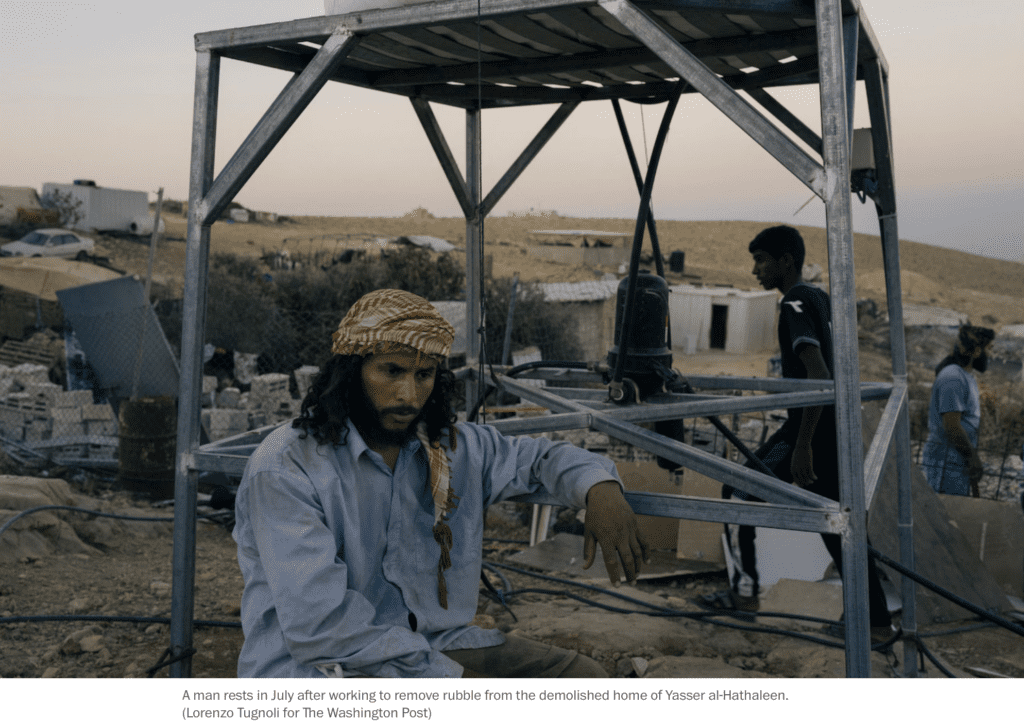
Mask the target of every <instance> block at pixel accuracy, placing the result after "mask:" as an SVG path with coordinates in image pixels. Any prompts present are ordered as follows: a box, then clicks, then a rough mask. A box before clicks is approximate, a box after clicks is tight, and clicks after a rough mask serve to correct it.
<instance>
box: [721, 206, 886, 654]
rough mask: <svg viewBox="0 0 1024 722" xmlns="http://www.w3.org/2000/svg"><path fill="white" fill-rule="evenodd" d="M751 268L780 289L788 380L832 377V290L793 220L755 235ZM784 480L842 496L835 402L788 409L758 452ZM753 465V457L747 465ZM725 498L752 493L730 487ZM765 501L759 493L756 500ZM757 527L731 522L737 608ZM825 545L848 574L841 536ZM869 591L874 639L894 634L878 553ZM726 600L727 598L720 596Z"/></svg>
mask: <svg viewBox="0 0 1024 722" xmlns="http://www.w3.org/2000/svg"><path fill="white" fill-rule="evenodd" d="M749 250H750V253H751V255H752V256H753V258H754V269H753V273H754V275H755V276H757V280H758V281H759V282H760V283H761V285H762V286H764V287H765V288H766V289H778V290H779V291H781V292H782V303H781V305H780V311H779V349H780V351H781V353H782V375H783V377H785V378H790V379H822V380H827V379H831V378H832V373H833V366H832V329H831V319H832V308H831V304H830V300H829V297H828V294H827V293H825V292H824V291H823V290H821V289H819V288H817V287H816V286H811V285H809V284H807V283H804V281H803V279H802V276H801V269H802V268H803V264H804V255H805V251H804V240H803V237H802V236H801V235H800V232H799V231H797V230H796V229H795V228H791V227H789V226H774V227H771V228H766V229H765V230H763V231H761V232H760V233H758V234H757V236H756V237H755V238H754V240H752V241H751V242H750V246H749ZM755 453H756V455H757V457H758V458H759V459H761V461H763V462H764V463H765V465H766V466H768V468H770V469H771V470H772V472H773V473H774V474H775V475H776V476H777V477H779V478H780V479H782V480H783V481H788V482H791V483H794V484H796V485H797V486H800V487H803V488H805V489H807V490H808V491H812V492H814V493H815V494H819V495H821V496H824V497H827V498H829V499H834V500H836V501H838V500H839V456H838V451H837V445H836V423H835V408H834V407H833V406H812V407H806V408H795V409H789V410H788V413H787V419H786V421H785V423H784V424H783V425H782V427H781V428H780V429H779V430H778V431H776V432H775V433H774V434H772V435H771V436H770V437H769V438H768V439H767V441H765V443H764V444H763V445H762V446H761V447H760V448H759V449H757V451H756V452H755ZM747 465H748V466H751V464H749V463H748V464H747ZM722 494H723V496H724V497H725V498H729V497H730V496H732V495H735V496H736V497H737V498H744V499H747V498H750V497H749V496H748V495H747V494H744V493H741V492H734V491H733V489H731V488H730V487H724V488H723V490H722ZM752 500H753V501H760V500H759V499H752ZM755 536H756V528H755V527H752V526H743V525H726V537H727V539H728V542H729V544H728V546H729V551H730V555H731V557H732V561H733V569H734V573H733V575H732V579H731V580H730V582H731V587H730V591H729V599H728V600H727V601H728V602H731V605H727V606H732V607H733V608H735V609H739V610H745V611H756V610H757V609H758V606H759V604H758V592H759V586H758V573H757V557H756V554H755V548H754V540H755ZM821 538H822V540H823V541H824V542H825V548H826V549H827V550H828V552H829V554H830V555H831V556H832V559H833V561H834V562H835V565H836V569H837V570H838V571H839V573H840V575H841V574H842V569H843V559H842V543H841V541H840V538H839V536H838V535H835V534H822V535H821ZM868 594H869V600H870V613H871V630H872V641H873V642H876V643H877V642H885V641H889V640H890V639H892V638H893V637H894V636H895V634H896V630H895V628H894V627H893V626H892V619H891V618H890V615H889V609H888V606H887V604H886V601H885V592H884V591H883V590H882V585H881V583H880V582H879V579H878V572H877V570H876V568H875V565H874V560H872V559H871V558H870V557H869V558H868ZM720 604H721V603H720Z"/></svg>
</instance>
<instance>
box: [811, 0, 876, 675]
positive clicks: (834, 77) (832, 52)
mask: <svg viewBox="0 0 1024 722" xmlns="http://www.w3.org/2000/svg"><path fill="white" fill-rule="evenodd" d="M815 12H816V19H817V25H816V27H817V33H818V67H819V68H820V71H819V77H820V80H819V82H820V88H821V90H820V96H821V128H822V159H823V161H824V165H825V178H826V182H825V189H824V194H823V196H822V198H823V200H824V201H825V223H826V230H827V236H828V249H829V257H828V265H829V284H830V292H831V297H832V333H833V340H834V343H833V345H834V349H835V352H834V353H833V358H834V361H833V364H834V372H833V376H834V377H835V382H836V403H835V413H836V428H837V431H838V434H837V437H838V438H837V440H836V441H837V445H838V452H839V499H840V503H841V505H842V508H843V509H844V510H847V511H848V512H849V519H850V526H849V531H848V533H846V534H843V535H842V550H843V605H844V608H845V613H846V617H845V620H846V676H847V677H870V676H871V660H870V658H869V656H870V649H871V647H870V631H871V630H870V626H869V620H868V556H867V541H866V540H867V513H866V510H865V506H864V490H863V470H862V464H861V454H862V450H863V440H862V438H861V411H860V401H859V399H858V394H857V393H856V385H857V380H858V378H859V369H858V353H857V344H858V341H857V318H856V315H855V314H856V304H855V303H854V301H855V298H856V296H855V289H854V279H853V229H852V222H851V208H850V153H849V150H850V142H849V131H848V128H847V108H848V101H847V97H846V72H845V57H846V55H845V52H844V48H843V34H842V22H843V19H842V10H841V8H840V1H839V0H815Z"/></svg>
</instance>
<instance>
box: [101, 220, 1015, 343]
mask: <svg viewBox="0 0 1024 722" xmlns="http://www.w3.org/2000/svg"><path fill="white" fill-rule="evenodd" d="M165 220H166V222H167V233H166V236H167V240H166V241H164V242H162V243H161V245H160V248H159V251H158V260H157V266H156V270H155V273H156V280H157V281H158V282H161V283H163V284H164V285H166V286H168V287H169V288H170V289H171V292H172V293H173V292H175V291H176V292H179V293H180V289H181V284H182V274H183V269H184V247H185V244H184V243H183V242H182V241H183V240H184V238H185V235H186V222H185V217H184V216H182V215H177V214H168V215H165ZM634 224H635V221H634V220H632V219H610V218H599V219H594V218H591V219H587V218H567V217H562V216H558V215H556V214H554V213H540V214H537V215H529V216H525V217H523V216H505V217H495V218H490V219H488V220H487V224H486V227H485V238H484V241H485V254H486V255H490V256H492V257H493V273H494V275H495V276H511V275H514V274H516V273H518V274H519V275H520V278H521V279H523V280H538V281H586V280H594V279H595V278H597V277H600V276H601V275H603V274H604V273H606V272H609V271H610V272H615V271H616V270H617V269H616V268H610V267H609V268H594V267H590V266H582V265H580V266H572V265H567V264H562V263H554V262H550V261H545V260H543V259H539V258H537V257H535V256H532V255H530V254H529V251H528V247H529V245H530V242H529V240H528V235H529V232H530V231H534V230H547V229H551V230H572V229H575V230H583V229H586V230H604V231H615V232H619V233H626V234H629V237H630V238H631V237H632V233H633V227H634ZM766 225H769V224H766V223H760V222H752V221H659V222H658V226H657V227H658V235H659V238H660V243H661V249H662V253H663V254H664V256H665V257H666V259H667V258H668V255H669V254H670V253H671V252H672V251H683V252H684V253H685V254H686V267H685V271H686V273H687V274H688V276H689V277H687V278H678V279H676V280H677V281H687V282H700V283H705V284H727V285H732V286H734V287H736V288H741V289H752V288H755V287H756V283H755V281H754V278H753V276H752V275H751V273H750V269H751V262H750V256H749V254H748V253H747V243H748V242H749V241H750V239H751V238H753V236H754V235H755V234H756V233H757V232H758V231H759V230H761V229H762V228H764V227H765V226H766ZM797 227H798V228H799V229H800V231H801V233H802V234H803V236H804V238H805V240H806V242H807V262H808V263H816V264H818V265H819V266H821V267H822V268H823V269H825V275H824V276H823V280H827V272H828V271H827V269H828V259H827V251H826V244H825V230H824V229H823V228H815V227H810V226H797ZM465 228H466V226H465V221H464V220H462V219H461V218H435V217H433V216H432V215H431V214H430V213H428V212H426V211H424V210H423V209H417V210H416V211H413V212H410V213H408V214H406V215H405V216H402V217H394V218H355V217H337V218H333V217H319V216H294V217H290V218H288V219H286V220H281V221H279V222H276V223H225V222H221V221H218V222H217V223H215V224H214V225H213V228H212V232H211V250H212V252H213V253H237V254H242V255H257V256H258V255H262V254H265V253H268V252H275V251H278V250H280V249H285V250H288V251H289V253H290V255H291V257H292V258H293V259H298V258H301V257H302V256H303V255H308V254H310V253H315V252H318V251H319V252H324V251H326V252H330V251H331V250H332V249H335V248H340V247H341V246H342V245H343V244H345V243H346V242H349V243H350V242H353V241H358V240H361V239H371V238H375V237H388V236H398V235H417V234H419V235H431V236H437V237H440V238H445V239H447V240H449V241H451V242H452V243H454V244H455V245H456V246H458V247H460V248H464V247H465ZM644 248H645V251H646V252H650V242H649V241H648V240H645V242H644ZM97 252H98V253H104V254H106V255H109V256H110V258H111V259H112V261H114V262H115V264H116V265H119V266H121V267H123V268H125V270H128V271H130V272H132V273H145V270H146V260H147V250H146V247H145V246H144V245H141V244H138V243H132V242H128V241H123V240H117V239H111V238H104V239H101V240H100V242H99V248H98V249H97ZM900 262H901V279H902V289H903V300H904V303H917V304H926V305H933V306H941V307H944V308H950V309H954V310H956V311H960V312H964V313H967V314H968V315H969V317H970V319H971V321H972V322H974V323H984V324H987V325H991V326H995V327H997V328H998V327H1000V326H1003V325H1005V324H1017V323H1024V264H1020V263H1015V262H1012V261H1003V260H998V259H993V258H987V257H983V256H977V255H973V254H971V253H968V252H965V251H958V250H951V249H946V248H938V247H935V246H928V245H925V244H923V243H916V242H913V241H901V242H900ZM854 269H855V273H856V278H857V293H858V296H860V297H867V298H873V299H875V300H876V301H877V302H879V303H880V304H882V303H884V299H885V281H884V274H883V271H882V251H881V244H880V241H879V238H878V236H872V235H867V234H861V233H857V234H855V235H854Z"/></svg>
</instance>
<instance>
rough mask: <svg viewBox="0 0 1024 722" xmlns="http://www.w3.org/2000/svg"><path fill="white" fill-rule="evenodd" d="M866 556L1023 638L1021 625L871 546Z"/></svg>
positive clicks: (1023, 630) (1023, 632) (1023, 628)
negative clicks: (957, 593) (912, 569)
mask: <svg viewBox="0 0 1024 722" xmlns="http://www.w3.org/2000/svg"><path fill="white" fill-rule="evenodd" d="M868 554H870V555H871V556H873V557H874V558H875V559H877V560H878V561H880V562H882V564H885V565H886V566H887V567H891V568H892V569H895V570H896V571H897V572H899V573H900V574H903V575H904V576H907V577H910V578H911V579H913V580H914V581H915V582H917V583H918V584H920V585H921V586H923V587H926V588H927V589H930V590H931V591H933V592H935V593H936V594H938V595H940V596H943V597H945V598H946V599H948V600H949V601H951V602H953V603H954V604H956V605H958V606H960V607H963V608H964V609H966V610H967V611H969V612H974V613H975V614H977V615H978V616H979V617H982V618H984V619H987V620H989V621H990V622H992V623H994V624H998V625H999V626H1000V627H1003V628H1004V629H1008V630H1010V631H1011V632H1013V633H1014V634H1017V635H1019V636H1022V637H1024V627H1022V626H1021V625H1019V624H1015V623H1014V622H1011V621H1009V620H1008V619H1003V618H1002V617H1000V616H999V615H998V614H993V613H992V612H990V611H988V610H987V609H985V608H983V607H979V606H978V605H977V604H974V603H973V602H969V601H967V600H966V599H964V598H963V597H959V596H957V595H956V594H953V592H951V591H949V590H947V589H943V588H942V587H940V586H939V585H938V584H936V583H935V582H933V581H931V580H929V579H926V578H924V577H922V576H921V575H920V574H918V573H917V572H914V571H911V570H910V569H908V568H907V567H905V566H903V565H902V564H900V563H899V562H897V561H894V560H892V559H890V558H889V557H887V556H885V555H884V554H882V552H880V551H878V550H877V549H875V548H874V547H872V546H869V547H868Z"/></svg>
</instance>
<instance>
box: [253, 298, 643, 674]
mask: <svg viewBox="0 0 1024 722" xmlns="http://www.w3.org/2000/svg"><path fill="white" fill-rule="evenodd" d="M453 338H454V332H453V329H452V327H451V325H450V324H449V323H448V322H447V321H445V320H444V318H443V317H442V316H441V315H440V314H439V313H438V312H437V311H436V310H435V309H434V307H433V306H432V305H431V304H430V303H428V302H427V301H425V300H424V299H422V298H420V297H419V296H415V295H413V294H411V293H406V292H404V291H396V290H381V291H374V292H372V293H369V294H367V295H366V296H363V297H362V298H361V299H360V300H359V301H357V302H356V303H355V304H354V305H353V306H352V308H351V309H350V310H349V312H348V313H347V314H346V315H345V317H344V318H343V319H342V321H341V324H340V325H339V327H338V330H337V331H336V332H335V333H334V335H333V341H334V344H333V347H332V350H333V353H334V356H333V357H332V358H331V359H330V361H329V362H328V363H327V364H326V365H325V367H324V369H323V371H322V372H321V373H320V374H319V375H318V377H317V378H316V379H315V380H314V382H313V384H312V386H311V388H310V390H309V393H308V394H307V395H306V398H305V399H304V400H303V402H302V410H301V415H300V416H299V418H298V419H296V420H295V421H294V422H293V423H292V424H291V425H290V426H285V427H282V428H279V429H277V430H276V431H274V432H273V433H272V434H270V436H268V437H267V439H266V440H265V441H264V442H263V443H262V444H261V445H260V446H259V448H258V449H257V450H256V451H255V452H254V453H253V455H252V458H251V459H250V460H249V463H248V464H247V466H246V470H245V475H244V477H243V478H242V482H241V484H240V486H239V489H238V495H237V501H236V505H235V514H236V526H235V530H234V537H235V540H236V542H237V543H238V562H239V566H240V567H241V570H242V576H243V578H244V581H245V589H244V592H243V594H242V629H243V631H244V633H245V643H244V644H243V646H242V651H241V654H240V656H239V660H238V675H239V676H240V677H319V676H328V677H339V676H365V677H460V676H462V677H603V676H606V675H605V672H604V669H603V668H602V667H601V666H600V665H599V664H598V663H597V662H595V661H594V660H592V659H590V658H588V657H584V656H582V655H579V654H577V653H576V652H574V651H569V650H565V649H559V648H557V647H552V646H550V645H547V644H541V643H538V642H533V641H530V640H527V639H524V638H522V637H517V636H509V637H504V636H503V635H502V634H501V632H499V631H498V630H496V629H487V630H485V629H480V628H478V627H474V626H472V625H471V622H472V620H473V617H474V616H475V614H476V609H477V597H478V589H479V582H480V571H481V564H482V554H483V552H482V540H483V532H484V513H485V511H486V509H487V506H488V505H490V504H492V503H494V502H497V501H500V500H502V499H506V498H508V497H512V496H516V495H519V494H524V493H527V492H532V491H536V490H539V489H542V488H543V489H546V490H547V491H549V492H550V493H551V494H553V495H554V496H556V497H558V498H560V499H561V500H563V502H564V503H566V504H567V505H571V506H575V507H584V506H585V507H586V509H587V521H586V532H585V546H584V567H589V566H590V565H591V564H592V563H593V560H594V555H595V547H596V544H600V545H601V549H602V553H603V557H604V563H605V566H606V568H607V570H608V575H609V577H610V578H611V579H612V581H613V583H615V584H618V583H619V579H620V565H621V571H624V572H625V575H626V578H627V580H629V581H633V580H634V579H635V578H636V574H637V572H638V570H639V567H640V562H641V559H643V558H646V556H647V554H648V550H647V545H646V543H645V542H644V540H643V539H642V538H641V536H640V534H639V531H638V527H637V520H636V517H635V516H634V515H633V511H632V509H630V508H629V505H628V504H627V503H626V500H625V498H624V497H623V495H622V491H621V482H620V481H619V478H618V474H617V472H616V470H615V465H614V464H612V463H611V462H610V461H609V460H608V459H606V458H604V457H600V456H598V455H596V454H593V453H591V452H588V451H584V450H582V449H578V448H576V447H575V446H572V445H570V444H566V443H553V442H551V441H548V440H546V439H533V438H528V437H521V438H507V437H505V436H502V435H501V434H500V433H498V432H497V431H495V430H494V429H493V428H491V427H487V426H478V425H476V424H464V423H455V416H454V414H453V413H452V409H451V403H452V395H453V389H454V377H453V376H452V374H451V372H449V371H447V370H446V369H444V368H443V367H442V362H443V361H444V360H445V358H446V357H447V355H448V352H449V350H450V348H451V343H452V340H453Z"/></svg>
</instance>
